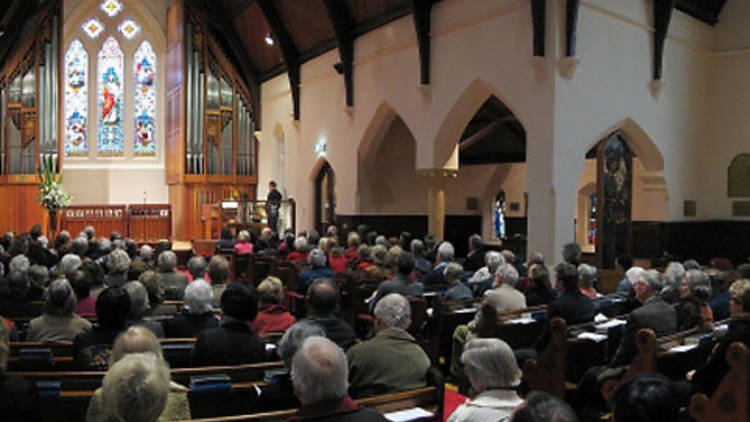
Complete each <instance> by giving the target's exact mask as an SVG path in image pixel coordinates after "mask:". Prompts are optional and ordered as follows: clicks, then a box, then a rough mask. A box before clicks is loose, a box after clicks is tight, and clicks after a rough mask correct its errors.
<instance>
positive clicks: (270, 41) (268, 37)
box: [264, 32, 273, 45]
mask: <svg viewBox="0 0 750 422" xmlns="http://www.w3.org/2000/svg"><path fill="white" fill-rule="evenodd" d="M264 40H265V41H266V45H273V37H272V36H271V33H270V32H269V33H267V34H266V38H264Z"/></svg>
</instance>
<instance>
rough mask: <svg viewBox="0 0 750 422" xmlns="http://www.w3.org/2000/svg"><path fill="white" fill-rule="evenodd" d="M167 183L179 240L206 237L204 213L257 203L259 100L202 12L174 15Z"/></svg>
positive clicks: (176, 0)
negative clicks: (255, 108)
mask: <svg viewBox="0 0 750 422" xmlns="http://www.w3.org/2000/svg"><path fill="white" fill-rule="evenodd" d="M166 94H167V140H166V144H167V147H166V149H167V183H168V185H169V200H170V204H171V205H172V212H173V219H172V222H173V230H172V233H173V235H174V238H175V239H181V240H189V239H198V238H201V237H203V224H202V221H201V215H202V209H203V208H204V206H205V205H208V204H217V203H219V202H221V201H223V200H229V199H239V198H255V189H256V185H257V181H258V178H257V154H256V151H257V142H256V140H255V137H254V131H255V122H254V119H255V116H254V115H253V113H252V106H251V98H252V97H251V93H250V91H249V89H248V87H247V85H246V84H245V82H244V81H243V80H242V78H241V77H240V74H239V72H238V71H237V69H236V68H235V67H234V66H233V64H232V63H231V62H230V60H229V59H228V57H227V55H226V54H225V53H224V52H223V50H222V48H221V46H220V43H219V42H218V38H217V35H216V33H215V32H214V31H213V30H212V27H211V26H210V25H209V20H208V19H206V18H205V17H204V16H203V15H202V14H201V12H200V11H198V10H195V9H193V8H191V7H190V5H189V4H185V2H184V1H183V0H173V1H172V3H171V4H170V6H169V9H168V12H167V89H166Z"/></svg>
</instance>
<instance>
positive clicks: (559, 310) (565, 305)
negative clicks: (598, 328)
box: [548, 262, 595, 325]
mask: <svg viewBox="0 0 750 422" xmlns="http://www.w3.org/2000/svg"><path fill="white" fill-rule="evenodd" d="M555 272H556V273H557V282H558V283H559V284H561V285H562V288H563V294H561V295H560V297H558V298H557V299H555V300H554V301H552V303H550V304H549V308H548V313H549V317H550V318H554V317H560V318H562V319H564V320H565V322H566V323H567V324H568V325H573V324H581V323H584V322H589V321H593V320H594V313H595V311H594V303H593V302H592V301H591V299H589V298H587V297H586V296H584V295H583V294H582V293H581V291H580V290H579V289H578V271H577V270H576V267H574V266H573V264H569V263H567V262H563V263H561V264H559V265H558V266H557V267H556V268H555Z"/></svg>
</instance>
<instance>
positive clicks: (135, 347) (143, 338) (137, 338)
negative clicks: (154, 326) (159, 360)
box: [111, 326, 161, 364]
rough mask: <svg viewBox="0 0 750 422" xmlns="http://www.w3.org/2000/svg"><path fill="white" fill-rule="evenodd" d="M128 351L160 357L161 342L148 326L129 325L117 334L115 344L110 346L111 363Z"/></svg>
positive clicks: (128, 352)
mask: <svg viewBox="0 0 750 422" xmlns="http://www.w3.org/2000/svg"><path fill="white" fill-rule="evenodd" d="M130 353H153V354H155V355H157V356H159V357H161V344H159V339H157V338H156V336H155V335H154V333H153V332H151V330H149V329H148V328H146V327H142V326H135V327H130V328H128V329H127V330H125V331H124V332H122V333H121V334H120V335H119V336H117V339H116V340H115V344H114V345H113V346H112V362H111V364H114V363H115V362H117V361H118V360H120V359H122V358H123V356H125V355H127V354H130Z"/></svg>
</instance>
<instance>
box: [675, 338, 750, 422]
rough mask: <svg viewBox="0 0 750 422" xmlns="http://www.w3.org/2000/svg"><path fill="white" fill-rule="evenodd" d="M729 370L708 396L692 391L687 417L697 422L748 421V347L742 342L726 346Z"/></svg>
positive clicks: (749, 406)
mask: <svg viewBox="0 0 750 422" xmlns="http://www.w3.org/2000/svg"><path fill="white" fill-rule="evenodd" d="M726 359H727V364H729V372H727V374H726V375H725V376H724V379H723V380H722V381H721V383H720V384H719V387H718V388H717V389H716V391H714V394H713V395H712V396H711V398H709V397H707V396H706V395H705V394H695V395H694V396H693V397H692V398H691V399H690V406H689V408H688V409H689V412H690V416H691V417H692V418H693V419H694V420H696V421H698V422H734V421H750V403H749V402H750V350H748V348H747V346H745V345H744V344H742V343H732V344H731V345H730V346H729V348H728V349H727V356H726Z"/></svg>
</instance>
